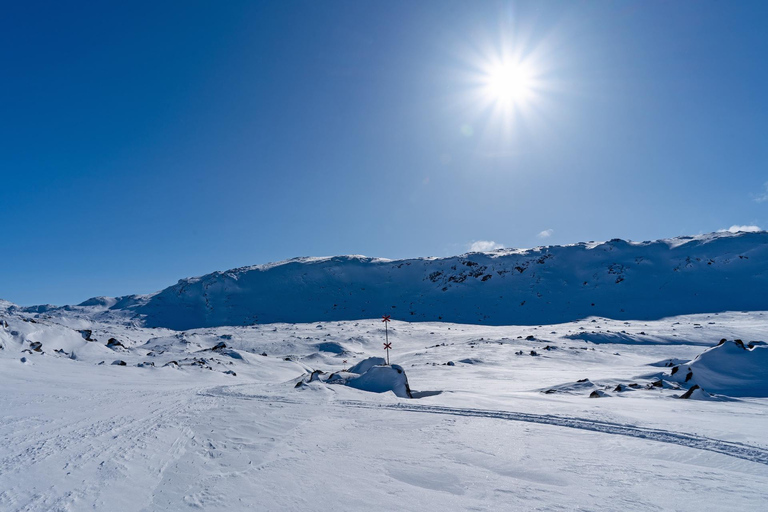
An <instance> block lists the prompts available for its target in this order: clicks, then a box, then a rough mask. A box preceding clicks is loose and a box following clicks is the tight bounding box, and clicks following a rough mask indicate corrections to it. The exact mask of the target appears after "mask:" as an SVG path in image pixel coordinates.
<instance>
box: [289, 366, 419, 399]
mask: <svg viewBox="0 0 768 512" xmlns="http://www.w3.org/2000/svg"><path fill="white" fill-rule="evenodd" d="M317 381H320V382H325V383H327V384H341V385H344V386H349V387H351V388H355V389H359V390H361V391H369V392H371V393H386V392H388V391H391V392H393V393H394V394H395V395H396V396H399V397H400V398H413V395H412V394H411V388H410V386H409V385H408V377H406V375H405V370H403V367H402V366H399V365H396V364H393V365H387V364H386V361H385V360H384V358H382V357H369V358H368V359H365V360H363V361H360V362H359V363H357V364H356V365H355V366H353V367H352V368H350V369H349V370H348V371H344V372H338V373H332V374H330V375H328V376H327V377H326V376H325V372H322V371H320V370H314V371H313V372H312V373H311V374H309V375H308V376H305V377H304V378H303V379H302V380H301V381H300V382H298V383H297V384H296V387H297V388H302V387H303V386H304V385H306V384H309V383H311V382H317Z"/></svg>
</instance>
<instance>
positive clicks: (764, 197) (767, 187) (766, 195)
mask: <svg viewBox="0 0 768 512" xmlns="http://www.w3.org/2000/svg"><path fill="white" fill-rule="evenodd" d="M755 201H757V202H758V203H765V202H768V181H766V182H765V184H764V185H763V192H762V193H760V194H758V195H757V196H755Z"/></svg>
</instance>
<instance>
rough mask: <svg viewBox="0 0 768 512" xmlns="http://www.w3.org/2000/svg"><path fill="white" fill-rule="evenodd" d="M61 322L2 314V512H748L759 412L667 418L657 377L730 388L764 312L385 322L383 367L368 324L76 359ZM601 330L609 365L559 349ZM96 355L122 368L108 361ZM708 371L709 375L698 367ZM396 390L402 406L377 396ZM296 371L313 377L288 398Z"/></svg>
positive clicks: (755, 505)
mask: <svg viewBox="0 0 768 512" xmlns="http://www.w3.org/2000/svg"><path fill="white" fill-rule="evenodd" d="M72 315H73V318H74V317H77V315H78V313H77V312H72ZM73 318H67V319H65V318H63V317H52V318H48V317H47V313H38V314H35V315H31V314H29V313H23V312H20V311H18V310H16V311H11V312H7V313H3V314H2V320H3V321H4V322H7V323H8V327H7V328H6V327H0V341H1V342H2V344H3V346H4V348H3V349H2V350H0V389H2V390H3V391H2V392H0V410H2V411H4V414H3V418H2V421H0V438H2V439H3V443H2V444H0V509H2V510H9V511H16V510H84V509H95V510H126V511H132V510H135V511H149V510H187V509H189V508H203V509H205V510H213V511H215V510H228V511H231V510H254V509H269V510H298V509H310V510H318V509H326V508H336V509H343V510H350V509H372V508H373V509H383V510H387V509H391V508H393V507H394V506H396V507H397V508H398V509H401V510H445V509H471V508H475V509H478V510H498V509H515V510H534V509H546V510H557V509H564V510H572V509H588V510H616V509H617V508H622V509H632V510H649V509H665V510H666V509H674V510H696V511H698V510H721V509H739V510H761V509H762V508H763V506H764V503H765V502H766V500H768V447H767V446H766V442H765V417H766V414H767V413H768V398H765V397H762V396H757V395H754V396H739V397H735V398H730V399H728V400H721V399H718V398H717V397H718V396H720V397H722V396H723V395H720V394H719V393H717V392H715V391H710V390H708V389H706V387H704V391H702V392H701V393H697V392H698V391H699V390H695V391H694V393H693V396H692V398H694V399H693V400H680V399H678V398H676V397H678V396H680V395H682V394H683V393H684V392H685V391H686V390H687V389H688V386H689V384H687V383H678V382H676V380H675V379H674V378H673V376H672V375H671V371H672V366H665V365H664V364H661V365H660V363H661V362H666V363H676V364H681V363H680V361H686V362H689V363H682V364H689V365H691V366H692V367H693V368H694V375H695V374H696V373H697V372H698V371H703V370H704V368H705V367H706V368H708V369H713V368H715V367H717V368H720V369H721V370H722V368H723V367H724V368H729V369H730V370H729V371H734V372H735V371H737V370H739V369H741V368H747V367H745V366H743V365H742V364H740V363H741V361H740V360H737V359H736V358H742V359H746V358H749V357H754V356H756V355H759V354H762V353H763V352H762V351H764V350H765V346H764V345H759V344H758V345H753V347H754V348H753V349H752V350H744V349H741V348H738V350H739V351H740V352H736V351H735V350H734V347H735V344H734V343H732V342H729V343H728V344H723V345H721V346H720V347H717V344H718V342H719V340H720V339H721V338H723V337H727V338H728V339H735V338H740V339H744V340H761V339H763V338H762V336H764V332H765V326H766V324H767V322H766V320H768V313H766V312H761V311H754V312H723V313H719V314H700V315H690V316H679V317H673V318H665V319H661V320H655V321H634V320H632V321H626V320H612V319H607V318H603V317H598V318H586V319H583V320H579V321H576V322H568V323H564V324H551V325H541V326H481V325H467V324H450V323H429V322H427V323H406V322H400V321H393V322H392V323H391V327H390V329H389V335H390V341H392V343H393V348H394V350H393V351H392V353H391V356H392V358H393V365H392V366H391V367H387V366H386V365H385V364H384V362H385V361H384V360H383V358H382V357H381V356H383V355H384V351H383V348H382V345H381V344H382V342H383V338H384V336H383V334H384V333H383V329H382V327H381V321H380V319H371V320H359V321H346V322H323V323H321V324H317V323H311V324H292V323H282V324H269V325H256V326H239V327H238V326H223V327H215V328H213V327H212V328H201V329H194V330H188V331H183V332H181V331H171V330H168V329H162V328H158V329H153V328H146V327H138V326H135V325H131V324H128V325H125V324H123V323H120V322H116V323H108V322H98V321H91V322H90V326H89V327H88V328H89V329H90V330H91V331H92V333H91V336H90V338H91V339H93V340H95V341H86V339H85V337H84V335H83V334H82V333H80V332H78V329H75V328H73V327H71V326H70V324H73V323H74V324H78V325H76V326H75V327H78V328H80V327H82V326H81V325H79V322H80V321H81V320H82V319H81V320H78V321H77V322H76V321H74V320H73ZM25 319H26V320H34V323H33V322H31V321H25ZM592 320H595V322H592ZM318 325H320V328H319V329H318V327H317V326H318ZM673 329H674V330H673ZM622 330H624V331H625V332H626V336H625V337H622V338H621V339H620V340H619V342H617V343H610V342H609V341H607V339H600V343H592V342H590V341H585V340H582V339H575V338H573V337H570V336H571V335H573V334H575V333H579V332H584V331H586V332H592V331H594V332H595V333H607V332H608V331H611V332H620V331H622ZM641 332H643V333H645V334H640V333H641ZM13 333H15V334H13ZM528 336H533V339H526V338H527V337H528ZM110 338H115V339H116V340H118V341H120V343H121V344H123V345H124V346H125V348H124V349H119V350H113V349H110V348H107V346H106V345H107V343H108V340H109V339H110ZM633 339H634V340H636V343H633V342H632V340H633ZM649 340H650V342H649ZM675 340H679V341H678V342H675ZM34 342H39V343H41V352H35V351H34V350H30V348H29V347H30V346H31V343H34ZM221 343H223V344H224V345H225V347H221V345H220V344H221ZM328 343H330V344H335V345H333V346H339V347H344V348H345V351H344V352H341V351H335V350H331V351H328V350H321V349H322V348H328V345H325V344H328ZM217 346H218V347H219V348H217V349H215V350H212V349H214V347H217ZM546 347H549V349H547V348H546ZM713 347H714V348H713ZM724 347H725V348H724ZM56 350H63V351H65V352H66V353H58V352H56ZM532 351H533V352H536V353H538V354H539V355H537V356H532V355H530V353H531V352H532ZM718 351H722V352H723V353H725V354H726V355H727V356H728V357H726V358H725V359H723V361H726V362H727V363H728V364H727V365H721V366H717V365H715V366H713V361H716V360H718V359H722V358H718V357H716V354H718V353H719V352H718ZM731 352H733V353H731ZM518 353H522V355H517V354H518ZM73 354H74V355H75V356H76V357H75V358H74V359H73V358H72V355H73ZM262 354H267V355H262ZM233 355H236V356H239V357H233ZM697 356H699V357H698V358H697ZM22 358H24V359H26V362H22V361H21V359H22ZM369 358H378V359H372V360H369ZM732 358H733V359H734V360H735V361H737V362H739V364H735V363H734V364H732V363H731V359H732ZM115 360H122V361H125V362H126V366H117V365H114V366H113V365H112V364H111V363H112V361H115ZM102 361H103V362H104V363H103V364H99V363H101V362H102ZM173 361H175V363H172V362H173ZM760 361H762V359H760V360H757V359H756V360H755V365H758V366H759V365H760V364H762V363H761V362H760ZM448 362H453V363H454V365H452V366H451V365H448V364H447V363H448ZM147 363H154V365H147ZM361 363H362V364H361ZM140 365H142V366H140ZM356 366H357V368H356ZM697 366H699V368H697ZM398 368H400V369H402V370H403V376H404V374H405V372H407V374H408V375H407V379H408V383H409V384H410V386H411V387H412V388H413V389H412V391H413V396H414V397H418V398H402V397H401V396H398V394H397V393H395V392H391V391H392V389H391V388H393V387H394V386H393V385H392V383H393V379H391V377H392V376H394V375H398V374H397V369H398ZM315 370H319V371H323V372H325V373H324V374H316V375H317V376H318V377H317V378H316V379H315V380H313V381H311V382H308V383H306V384H304V385H302V386H301V387H300V388H296V383H297V381H302V382H303V381H304V380H307V381H308V380H310V378H308V377H309V376H310V375H311V374H312V373H313V372H314V371H315ZM345 370H347V371H346V372H345ZM353 370H354V372H359V373H353ZM372 371H373V372H374V373H371V372H372ZM681 371H683V370H679V371H678V372H681ZM227 372H234V373H235V374H236V375H232V374H231V373H227ZM379 372H380V373H381V374H382V375H381V376H379V375H377V373H379ZM334 373H335V374H337V375H338V374H341V375H346V377H345V378H347V379H350V378H351V379H354V378H355V377H354V376H364V375H368V374H370V378H369V380H370V382H369V384H370V385H366V386H361V387H362V388H366V389H368V390H367V391H366V390H364V389H355V388H354V387H351V386H344V385H338V384H334V383H329V382H327V381H326V380H327V379H328V377H329V376H330V375H331V374H334ZM749 375H752V374H749ZM374 377H376V378H374ZM380 377H381V378H380ZM583 379H587V380H586V381H583V382H581V383H580V382H578V381H580V380H583ZM660 379H661V380H663V382H666V383H667V384H666V386H664V387H655V386H653V382H655V381H658V380H660ZM374 384H375V385H374ZM619 384H621V385H622V387H623V391H614V389H615V388H616V386H617V385H619ZM630 384H636V385H637V387H635V388H630V387H629V385H630ZM376 385H380V387H378V388H377V387H376ZM710 385H711V384H710ZM673 386H679V389H673ZM386 387H389V388H390V389H385V390H384V392H382V393H378V392H371V391H380V390H381V389H382V388H386ZM548 389H555V390H556V391H555V392H553V393H546V392H545V391H546V390H548ZM595 391H598V392H599V393H598V394H600V395H604V396H601V397H600V398H599V399H597V400H595V399H590V398H589V396H590V395H591V394H592V393H593V392H595ZM719 391H722V390H719ZM705 393H706V394H705ZM713 393H715V394H713ZM400 395H402V393H400ZM696 398H699V399H698V400H697V399H696ZM707 398H710V399H707ZM395 504H396V505H395Z"/></svg>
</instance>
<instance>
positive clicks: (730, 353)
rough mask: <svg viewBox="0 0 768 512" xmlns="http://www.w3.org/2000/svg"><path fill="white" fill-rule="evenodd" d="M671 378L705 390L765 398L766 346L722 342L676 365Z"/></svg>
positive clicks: (767, 390)
mask: <svg viewBox="0 0 768 512" xmlns="http://www.w3.org/2000/svg"><path fill="white" fill-rule="evenodd" d="M689 374H690V377H688V376H689ZM670 378H671V379H674V380H675V381H676V382H682V383H685V382H687V383H688V385H698V386H699V387H700V388H701V390H702V391H705V392H708V393H716V394H720V395H726V396H733V397H748V396H753V397H768V345H763V344H755V345H753V346H752V347H749V346H745V345H744V343H743V342H742V341H741V340H739V341H724V342H723V343H721V344H719V345H718V346H716V347H713V348H710V349H708V350H706V351H704V352H703V353H702V354H700V355H698V356H696V358H695V359H694V360H693V361H689V362H688V363H686V364H680V365H678V366H677V369H676V371H675V374H674V375H673V376H671V377H670ZM697 395H702V393H701V392H699V393H697Z"/></svg>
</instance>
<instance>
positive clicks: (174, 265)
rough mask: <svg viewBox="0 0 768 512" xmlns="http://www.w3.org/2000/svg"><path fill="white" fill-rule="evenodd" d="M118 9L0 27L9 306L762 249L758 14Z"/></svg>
mask: <svg viewBox="0 0 768 512" xmlns="http://www.w3.org/2000/svg"><path fill="white" fill-rule="evenodd" d="M123 4H124V5H122V6H119V5H116V3H115V2H92V3H78V2H49V3H38V2H34V1H29V2H9V3H6V4H5V5H4V7H3V14H2V16H0V57H1V59H0V64H1V65H0V115H1V117H0V119H2V123H0V177H1V178H2V182H1V183H0V230H1V234H2V237H1V238H0V239H1V240H2V244H0V297H2V298H4V299H7V300H11V301H13V302H16V303H19V304H34V303H47V302H50V303H60V304H61V303H76V302H80V301H82V300H84V299H86V298H88V297H91V296H94V295H123V294H129V293H148V292H153V291H156V290H158V289H161V288H163V287H165V286H167V285H170V284H173V283H174V282H175V281H176V280H177V279H179V278H181V277H187V276H191V275H200V274H204V273H207V272H211V271H214V270H223V269H227V268H232V267H237V266H243V265H249V264H256V263H264V262H268V261H276V260H281V259H285V258H290V257H294V256H306V255H316V256H323V255H334V254H366V255H370V256H382V257H390V258H400V257H413V256H446V255H451V254H458V253H462V252H465V251H467V250H468V249H469V247H470V245H471V244H472V243H473V242H476V241H494V242H496V243H497V244H503V245H504V246H506V247H531V246H536V245H542V244H550V243H553V244H559V243H572V242H578V241H584V240H601V239H609V238H614V237H621V238H629V239H633V240H646V239H653V238H661V237H670V236H676V235H681V234H697V233H701V232H709V231H715V230H718V229H722V228H728V227H730V226H731V225H734V224H737V225H757V226H760V227H762V228H766V227H768V201H765V200H763V201H761V200H760V199H761V198H763V197H765V196H766V195H767V194H768V190H767V189H766V182H768V140H767V139H766V136H767V135H768V94H766V91H768V65H766V55H768V31H766V29H765V23H766V19H768V2H765V1H755V2H748V1H739V2H721V1H697V2H687V1H676V2H654V1H648V2H571V1H568V2H554V1H552V2H496V1H487V2H483V1H451V0H438V1H426V0H420V1H418V2H410V1H379V2H373V1H359V0H350V1H339V2H332V1H327V2H317V1H307V2H294V1H283V0H281V1H274V2H256V1H245V2H236V1H227V2H213V1H209V2H194V1H193V2H190V1H183V2H182V1H180V2H138V1H137V2H124V3H123ZM507 61H510V62H513V64H514V65H515V66H522V65H524V66H525V69H526V70H527V71H526V73H527V75H526V77H527V78H526V80H527V82H526V85H525V87H526V91H525V95H521V96H518V97H515V98H514V99H513V100H512V104H511V106H510V103H509V99H505V100H504V101H502V100H501V99H499V98H494V97H492V95H491V96H490V97H489V93H488V86H489V83H488V80H490V79H489V78H488V77H489V76H490V75H493V73H494V69H495V68H494V66H496V67H498V65H499V64H498V63H499V62H502V65H506V64H504V63H505V62H507ZM493 62H496V64H492V63H493ZM489 63H491V64H489ZM516 69H517V68H516ZM546 230H551V231H546ZM544 231H546V232H547V233H549V234H550V236H548V237H547V236H544V235H543V234H541V233H542V232H544Z"/></svg>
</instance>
